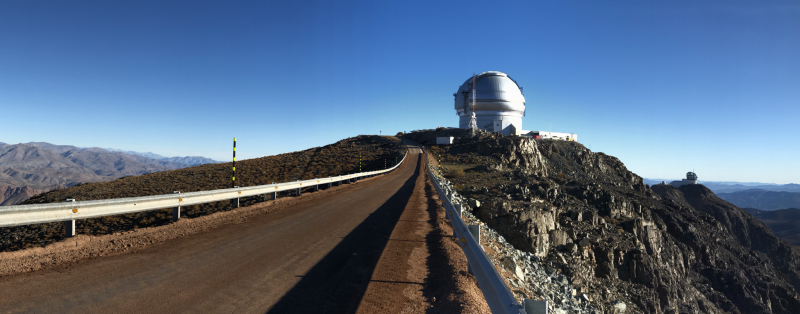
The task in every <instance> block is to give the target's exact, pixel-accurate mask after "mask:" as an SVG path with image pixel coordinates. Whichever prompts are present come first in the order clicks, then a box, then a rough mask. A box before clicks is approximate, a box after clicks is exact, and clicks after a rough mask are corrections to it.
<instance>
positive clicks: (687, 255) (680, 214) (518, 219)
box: [404, 130, 800, 313]
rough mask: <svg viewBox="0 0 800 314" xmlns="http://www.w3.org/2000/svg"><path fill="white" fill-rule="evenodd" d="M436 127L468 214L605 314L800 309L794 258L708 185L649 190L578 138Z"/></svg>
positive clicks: (423, 137)
mask: <svg viewBox="0 0 800 314" xmlns="http://www.w3.org/2000/svg"><path fill="white" fill-rule="evenodd" d="M448 132H449V133H448ZM459 132H460V133H459ZM439 133H442V134H444V133H448V134H447V135H448V136H455V137H456V138H457V139H456V141H455V142H454V144H453V145H448V146H444V145H442V146H431V147H430V148H429V151H430V152H431V153H433V154H435V155H436V156H437V157H438V155H441V160H442V162H441V163H442V166H443V167H442V169H443V172H444V174H445V176H447V177H449V178H450V179H451V180H452V181H453V183H454V185H455V188H456V189H458V190H459V193H460V194H462V195H464V196H465V197H468V198H473V199H477V200H479V201H480V202H481V203H482V204H481V205H480V207H477V208H474V211H475V213H474V214H475V215H476V216H477V217H478V218H479V219H481V220H482V221H484V222H485V223H487V224H488V225H489V226H490V227H492V228H493V229H495V230H497V232H498V233H500V234H501V235H502V236H503V237H505V239H506V240H507V241H508V242H509V243H511V244H512V245H514V246H515V247H516V248H517V249H520V250H523V251H526V252H530V253H532V254H535V255H536V256H538V258H539V259H540V262H541V264H543V266H546V267H549V268H552V269H554V270H555V271H556V272H560V273H561V274H564V275H565V276H566V278H567V280H568V281H569V283H570V284H572V285H573V286H575V287H576V288H577V290H578V291H577V295H582V294H586V295H587V297H588V299H590V300H591V302H592V303H595V305H596V306H597V307H598V308H600V309H604V310H603V311H604V312H611V311H612V307H611V304H616V303H612V301H615V300H621V301H623V302H625V303H627V304H628V306H627V309H628V313H630V312H633V313H725V312H732V313H800V296H798V294H797V289H799V288H800V276H799V275H798V272H799V271H800V255H798V253H797V252H796V251H794V250H793V249H792V246H791V245H790V244H788V243H786V242H785V241H783V240H781V239H779V238H777V237H776V236H775V235H774V234H773V233H772V232H771V231H770V230H769V229H768V228H767V227H766V226H765V225H764V224H763V223H761V222H759V221H757V220H755V219H754V218H753V217H752V215H750V214H748V213H746V212H745V211H744V210H742V209H740V208H738V207H736V206H733V205H731V204H728V203H727V202H725V201H723V200H720V199H719V198H717V197H716V196H715V195H714V194H713V193H712V192H711V191H709V190H708V189H706V188H705V187H704V186H701V185H696V186H685V187H682V188H681V189H675V188H672V187H670V186H654V187H653V188H652V189H651V187H649V186H647V185H646V184H644V183H643V181H642V178H641V177H639V176H638V175H636V174H634V173H632V172H630V171H628V169H627V168H626V167H625V165H624V164H623V163H622V162H621V161H620V160H619V159H617V158H615V157H612V156H608V155H606V154H603V153H594V152H591V151H590V150H588V149H586V147H584V146H583V145H581V144H580V143H575V142H565V141H554V140H533V139H526V138H518V137H503V136H499V135H492V134H488V133H481V134H480V135H479V136H477V137H474V138H472V137H470V136H469V134H468V133H466V132H462V131H459V130H445V131H440V132H439ZM436 135H437V133H436V132H433V131H431V132H418V133H410V134H406V135H404V137H406V138H408V139H410V140H413V141H417V142H419V143H421V144H423V145H433V144H434V142H432V141H433V139H434V138H435V136H436ZM440 136H442V135H440Z"/></svg>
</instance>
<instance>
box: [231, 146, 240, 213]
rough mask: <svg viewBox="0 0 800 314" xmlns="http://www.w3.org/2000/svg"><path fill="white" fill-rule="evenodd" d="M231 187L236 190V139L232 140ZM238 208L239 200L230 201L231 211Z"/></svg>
mask: <svg viewBox="0 0 800 314" xmlns="http://www.w3.org/2000/svg"><path fill="white" fill-rule="evenodd" d="M231 187H232V188H236V138H235V137H234V138H233V170H232V173H231ZM234 208H239V198H238V197H237V198H234V199H231V209H234Z"/></svg>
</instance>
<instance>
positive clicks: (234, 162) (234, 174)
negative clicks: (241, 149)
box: [231, 137, 236, 187]
mask: <svg viewBox="0 0 800 314" xmlns="http://www.w3.org/2000/svg"><path fill="white" fill-rule="evenodd" d="M235 186H236V138H235V137H234V138H233V174H232V175H231V187H235Z"/></svg>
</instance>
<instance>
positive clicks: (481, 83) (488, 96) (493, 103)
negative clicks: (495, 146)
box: [453, 71, 525, 135]
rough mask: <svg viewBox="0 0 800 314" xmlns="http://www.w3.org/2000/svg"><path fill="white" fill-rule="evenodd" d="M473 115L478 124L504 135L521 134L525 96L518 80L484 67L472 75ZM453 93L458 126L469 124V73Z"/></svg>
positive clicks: (470, 84)
mask: <svg viewBox="0 0 800 314" xmlns="http://www.w3.org/2000/svg"><path fill="white" fill-rule="evenodd" d="M475 94H476V95H475V96H476V97H475V118H476V120H477V123H478V128H479V129H483V130H487V131H489V132H499V133H503V134H504V135H511V134H512V133H514V135H519V134H522V133H523V131H522V117H524V116H525V97H524V96H522V88H521V87H520V86H519V85H518V84H517V82H516V81H515V80H514V79H512V78H511V77H509V76H508V74H505V73H503V72H498V71H487V72H483V73H481V74H478V75H477V76H476V78H475ZM453 96H454V97H455V109H456V114H457V115H458V127H459V128H462V129H467V128H469V120H470V117H471V115H472V111H471V106H472V77H470V78H468V79H467V80H466V81H465V82H464V84H461V87H459V88H458V91H457V92H456V93H455V94H453Z"/></svg>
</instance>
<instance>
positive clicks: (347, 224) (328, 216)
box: [0, 149, 485, 313]
mask: <svg viewBox="0 0 800 314" xmlns="http://www.w3.org/2000/svg"><path fill="white" fill-rule="evenodd" d="M418 152H419V151H418V150H417V149H412V150H411V151H410V153H409V158H408V162H406V163H405V164H404V165H402V166H401V167H400V168H399V169H398V171H395V172H393V173H391V174H389V175H385V176H381V177H377V178H371V179H369V180H368V181H367V180H365V181H364V182H363V183H358V184H355V185H353V186H351V187H347V188H345V189H341V190H340V191H338V192H336V193H329V194H327V195H326V196H325V197H316V198H310V199H308V200H307V201H300V202H298V203H297V204H295V205H293V206H288V207H286V208H284V209H282V210H279V211H275V212H270V213H268V214H262V215H257V216H254V217H251V218H249V219H247V220H244V221H243V222H241V223H237V224H227V225H223V226H220V227H217V228H214V229H211V230H208V231H205V232H202V233H198V234H193V235H191V236H185V237H181V238H179V239H174V240H169V241H166V242H163V243H155V244H151V245H148V246H146V247H144V248H142V249H141V250H137V251H136V252H135V253H134V254H122V255H117V256H110V257H102V258H99V257H98V258H96V259H88V260H86V259H84V260H81V261H79V262H77V263H74V264H70V265H68V266H62V267H50V268H47V269H44V270H39V271H35V272H31V273H27V274H23V275H16V276H10V277H6V278H3V279H2V280H0V295H2V297H0V313H22V312H25V313H31V312H33V313H176V312H190V313H198V312H203V313H222V312H225V313H265V312H266V313H310V312H313V313H356V312H357V311H358V312H360V313H374V312H397V313H399V312H422V311H425V309H429V308H431V307H432V306H433V307H435V306H436V303H435V302H433V301H430V300H434V299H435V296H434V294H438V295H440V300H442V298H445V299H449V300H450V302H449V303H448V304H447V308H449V309H463V308H464V306H467V307H474V306H475V305H474V303H476V302H475V300H474V299H475V296H474V294H475V291H474V290H475V288H474V287H473V288H467V289H469V290H470V291H469V292H468V293H467V294H470V295H471V298H472V299H470V300H465V299H464V298H463V296H462V297H448V295H457V294H464V293H459V292H458V291H457V290H459V289H461V290H463V289H465V288H464V286H465V285H467V286H468V285H469V279H470V278H469V276H468V275H466V274H464V272H463V271H461V272H459V271H457V270H452V269H451V271H450V272H444V271H441V270H439V271H437V272H438V273H449V274H452V276H450V277H453V278H449V279H447V280H438V281H437V282H438V284H437V285H436V286H431V283H430V282H429V280H428V277H429V272H430V270H429V268H430V265H432V264H433V265H436V266H437V267H439V268H442V267H445V268H448V267H449V268H452V265H453V262H451V261H447V259H448V258H454V259H455V260H456V263H462V264H463V254H462V255H461V256H458V255H457V254H458V253H460V252H458V251H456V250H453V249H452V248H450V249H448V250H445V251H447V252H449V253H442V252H443V251H441V250H440V251H437V252H434V253H433V255H434V256H435V257H436V258H437V259H438V260H439V261H438V262H436V263H431V258H430V256H431V248H430V246H431V243H433V242H432V240H435V241H438V244H435V243H434V245H433V246H434V247H436V246H438V247H443V246H448V245H449V244H447V243H445V242H447V241H450V240H449V239H446V238H444V237H442V236H441V235H439V236H438V237H431V231H432V230H434V229H435V230H438V233H437V234H444V233H446V232H448V231H442V230H439V229H437V228H436V226H438V225H442V224H441V223H438V224H437V223H434V220H435V219H441V218H442V217H440V216H437V215H436V213H435V208H433V207H432V206H431V204H434V203H433V201H432V200H431V198H430V196H431V191H430V187H426V184H425V178H424V173H423V171H424V168H423V167H422V164H421V162H422V160H421V159H420V158H419V156H420V155H419V154H418ZM437 217H438V218H437ZM450 232H451V231H450ZM435 241H434V242H435ZM455 247H456V248H457V245H456V246H455ZM448 254H449V255H455V256H449V257H448ZM441 259H444V260H445V261H441ZM463 266H464V265H460V266H459V267H463ZM459 273H460V275H459ZM459 276H461V277H463V278H455V277H459ZM440 277H441V275H440ZM473 280H474V279H473ZM457 282H458V283H457ZM478 297H479V296H478ZM478 303H479V302H478ZM478 306H480V304H479V305H478ZM483 306H484V307H485V305H483Z"/></svg>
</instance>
